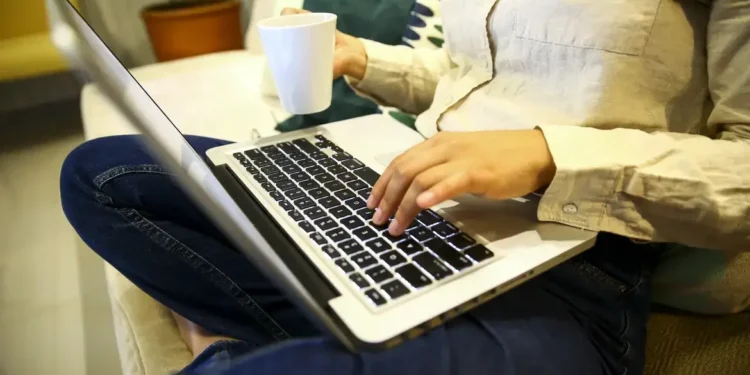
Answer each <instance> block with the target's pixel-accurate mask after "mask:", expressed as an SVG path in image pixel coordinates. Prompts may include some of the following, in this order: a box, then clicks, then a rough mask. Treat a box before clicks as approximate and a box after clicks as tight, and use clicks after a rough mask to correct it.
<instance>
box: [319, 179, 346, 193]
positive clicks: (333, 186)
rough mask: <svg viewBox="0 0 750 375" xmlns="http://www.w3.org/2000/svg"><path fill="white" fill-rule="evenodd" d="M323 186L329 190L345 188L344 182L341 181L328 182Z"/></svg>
mask: <svg viewBox="0 0 750 375" xmlns="http://www.w3.org/2000/svg"><path fill="white" fill-rule="evenodd" d="M323 186H324V187H325V188H326V189H328V190H329V191H338V190H341V189H343V188H344V184H342V183H341V182H339V181H331V182H327V183H325V184H324V185H323Z"/></svg>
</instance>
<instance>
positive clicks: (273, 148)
mask: <svg viewBox="0 0 750 375" xmlns="http://www.w3.org/2000/svg"><path fill="white" fill-rule="evenodd" d="M260 150H261V151H263V152H265V153H266V154H268V153H274V152H279V149H278V148H276V146H274V145H270V146H263V147H261V148H260Z"/></svg>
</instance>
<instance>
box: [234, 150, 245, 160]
mask: <svg viewBox="0 0 750 375" xmlns="http://www.w3.org/2000/svg"><path fill="white" fill-rule="evenodd" d="M232 156H233V157H234V158H235V159H237V160H240V159H244V158H245V155H242V153H241V152H235V153H234V154H232Z"/></svg>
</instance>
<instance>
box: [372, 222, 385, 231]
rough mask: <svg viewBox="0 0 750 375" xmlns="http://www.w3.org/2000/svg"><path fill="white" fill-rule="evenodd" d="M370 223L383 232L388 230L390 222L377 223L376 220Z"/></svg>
mask: <svg viewBox="0 0 750 375" xmlns="http://www.w3.org/2000/svg"><path fill="white" fill-rule="evenodd" d="M369 224H370V226H371V227H373V228H375V230H376V231H378V232H382V231H385V230H388V224H390V223H389V222H386V223H385V224H375V222H374V221H371V222H370V223H369Z"/></svg>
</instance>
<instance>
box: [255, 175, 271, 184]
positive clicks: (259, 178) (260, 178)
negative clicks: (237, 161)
mask: <svg viewBox="0 0 750 375" xmlns="http://www.w3.org/2000/svg"><path fill="white" fill-rule="evenodd" d="M253 178H254V179H255V181H258V183H261V184H262V183H264V182H268V179H267V178H266V176H263V175H262V174H256V175H254V176H253Z"/></svg>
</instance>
